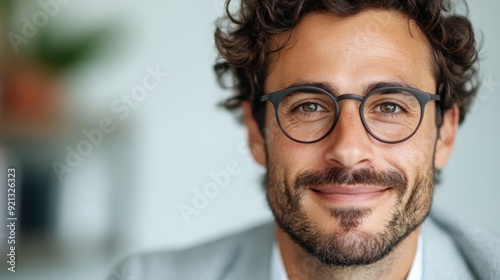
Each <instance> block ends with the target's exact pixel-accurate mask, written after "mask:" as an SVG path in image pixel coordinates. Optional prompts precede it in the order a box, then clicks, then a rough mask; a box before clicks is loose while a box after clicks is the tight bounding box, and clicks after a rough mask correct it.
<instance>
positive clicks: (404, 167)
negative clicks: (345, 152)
mask: <svg viewBox="0 0 500 280" xmlns="http://www.w3.org/2000/svg"><path fill="white" fill-rule="evenodd" d="M436 137H437V133H436V126H435V124H434V123H432V124H431V122H424V121H423V122H422V125H421V126H420V128H419V130H418V131H417V133H416V134H415V135H413V137H412V138H410V139H408V140H406V141H405V142H403V143H399V144H392V145H390V146H389V147H387V149H383V150H382V151H381V152H382V155H379V156H383V157H385V158H387V162H388V163H389V164H390V165H391V166H394V167H396V168H397V169H399V170H400V171H401V172H403V174H404V175H405V176H406V178H407V179H408V180H409V182H413V181H414V180H415V179H416V177H417V176H418V175H420V174H421V173H422V172H428V169H429V168H433V159H434V149H435V143H436Z"/></svg>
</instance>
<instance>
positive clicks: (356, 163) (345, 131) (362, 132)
mask: <svg viewBox="0 0 500 280" xmlns="http://www.w3.org/2000/svg"><path fill="white" fill-rule="evenodd" d="M359 105H360V103H359V101H357V100H343V101H341V102H339V106H340V114H339V118H338V120H337V123H336V125H335V127H334V129H333V131H332V132H331V133H330V135H328V137H326V138H325V139H324V140H323V141H322V142H324V143H326V145H327V148H326V151H325V160H326V161H327V162H328V163H329V164H330V165H335V166H339V167H344V168H349V169H352V168H356V167H366V166H368V165H370V164H371V163H372V162H373V160H374V151H373V146H372V145H373V138H372V137H371V136H370V135H369V134H368V132H367V131H366V129H365V127H364V126H363V123H362V122H361V118H360V115H359Z"/></svg>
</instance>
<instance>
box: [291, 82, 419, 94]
mask: <svg viewBox="0 0 500 280" xmlns="http://www.w3.org/2000/svg"><path fill="white" fill-rule="evenodd" d="M298 86H312V87H317V88H320V89H323V90H325V91H328V92H329V93H331V94H332V95H333V96H339V90H338V88H337V87H336V86H335V85H333V84H332V83H328V82H312V81H298V82H295V83H293V84H291V85H289V86H287V87H286V88H291V87H298ZM382 87H404V88H410V89H414V90H419V89H418V88H416V87H414V86H411V85H410V84H408V83H405V82H399V81H380V82H374V83H371V84H367V85H364V86H363V88H364V89H363V92H362V93H355V92H346V93H354V94H361V95H363V96H364V95H366V94H367V93H369V92H372V91H374V90H376V89H379V88H382Z"/></svg>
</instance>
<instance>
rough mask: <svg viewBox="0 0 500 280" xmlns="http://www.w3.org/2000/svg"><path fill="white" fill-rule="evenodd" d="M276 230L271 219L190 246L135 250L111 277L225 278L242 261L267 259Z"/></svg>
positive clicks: (116, 268) (113, 278) (125, 279)
mask: <svg viewBox="0 0 500 280" xmlns="http://www.w3.org/2000/svg"><path fill="white" fill-rule="evenodd" d="M273 232H274V228H273V224H272V223H268V224H263V225H260V226H257V227H254V228H251V229H249V230H246V231H243V232H239V233H235V234H231V235H228V236H225V237H223V238H219V239H217V240H213V241H210V242H207V243H204V244H200V245H197V246H194V247H191V248H187V249H182V250H167V251H157V252H148V253H139V254H134V255H131V256H129V257H127V258H126V259H125V260H123V261H122V262H121V263H120V264H119V265H118V266H116V267H115V268H114V270H113V271H112V272H111V276H110V278H109V280H129V279H130V280H131V279H175V280H188V279H222V278H223V275H224V274H228V273H233V272H232V270H234V269H235V268H236V267H238V265H241V264H242V263H243V264H244V263H255V262H256V261H259V258H262V257H264V259H266V255H267V249H269V252H270V248H271V247H270V244H272V240H273V237H274V235H273ZM240 269H242V268H240ZM243 269H244V268H243Z"/></svg>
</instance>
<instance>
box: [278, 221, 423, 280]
mask: <svg viewBox="0 0 500 280" xmlns="http://www.w3.org/2000/svg"><path fill="white" fill-rule="evenodd" d="M276 233H277V241H278V245H279V248H280V253H281V256H282V259H283V262H284V265H285V269H286V271H287V274H288V278H289V279H293V280H295V279H301V280H302V279H304V280H306V279H307V280H320V279H321V280H323V279H325V280H337V279H339V280H340V279H387V280H404V279H406V277H407V275H408V273H409V271H410V269H411V266H412V264H413V260H414V259H415V255H416V252H417V245H418V235H419V233H420V227H418V228H417V229H415V230H414V231H413V232H412V233H411V234H410V235H409V236H408V237H406V238H405V239H404V240H403V241H402V242H401V243H400V244H399V245H398V246H396V247H395V248H394V250H393V251H392V252H391V253H389V255H388V256H386V257H385V258H383V259H382V260H380V261H378V262H376V263H373V264H370V265H363V266H351V267H340V266H330V265H326V264H323V263H321V262H320V261H319V260H318V259H316V258H315V257H314V256H313V255H311V254H310V253H309V252H307V251H305V250H304V249H303V248H302V247H300V245H298V244H296V243H295V242H294V241H293V240H292V239H291V238H290V236H289V235H288V234H287V233H286V232H284V231H283V230H282V229H281V228H280V227H278V226H277V230H276Z"/></svg>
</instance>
